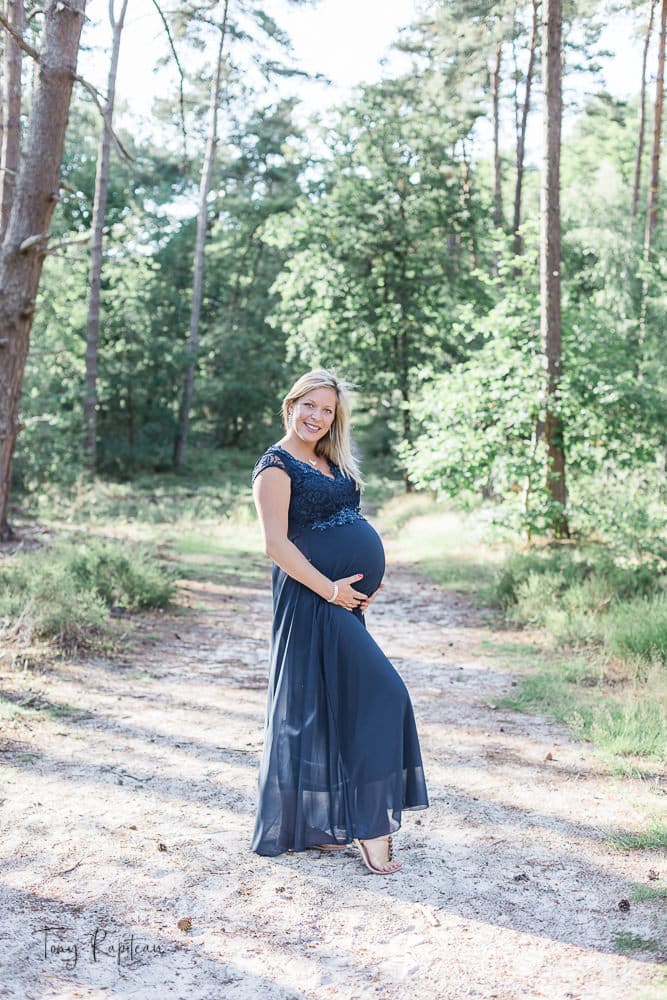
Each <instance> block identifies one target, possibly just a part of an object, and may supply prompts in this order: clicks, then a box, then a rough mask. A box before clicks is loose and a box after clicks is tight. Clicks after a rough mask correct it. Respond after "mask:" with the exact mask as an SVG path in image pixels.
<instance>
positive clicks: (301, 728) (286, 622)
mask: <svg viewBox="0 0 667 1000" xmlns="http://www.w3.org/2000/svg"><path fill="white" fill-rule="evenodd" d="M283 421H284V424H285V435H284V436H283V437H282V438H281V440H280V441H279V442H278V443H277V444H274V445H272V446H271V447H270V448H268V449H267V451H266V452H265V453H264V454H263V455H262V456H261V458H260V459H259V461H258V462H257V464H256V465H255V468H254V471H253V490H254V499H255V505H256V507H257V511H258V513H259V518H260V521H261V525H262V531H263V534H264V544H265V550H266V553H267V555H268V556H270V558H271V559H272V560H273V562H274V566H273V629H272V635H271V648H270V676H269V692H268V704H267V711H266V728H265V737H264V752H263V756H262V761H261V765H260V774H259V806H258V810H257V820H256V824H255V833H254V837H253V841H252V848H253V850H254V851H256V852H257V853H258V854H264V855H277V854H282V853H283V852H284V851H303V850H306V849H307V848H309V847H320V848H323V849H326V848H330V849H335V848H336V847H343V846H344V845H346V844H350V843H355V844H356V846H357V847H358V848H359V851H360V853H361V856H362V858H363V860H364V862H365V863H366V865H367V866H368V868H369V869H370V870H371V871H372V872H375V873H378V874H392V873H393V872H395V871H397V870H398V869H399V868H400V867H401V865H400V862H398V861H396V860H395V859H394V857H393V847H392V839H391V834H392V833H393V832H394V831H396V830H397V829H398V828H399V826H400V824H401V811H402V810H403V809H425V808H426V807H427V806H428V796H427V793H426V784H425V782H424V774H423V768H422V760H421V754H420V750H419V740H418V738H417V731H416V728H415V721H414V715H413V711H412V705H411V703H410V697H409V695H408V692H407V690H406V687H405V684H404V683H403V681H402V680H401V678H400V677H399V675H398V673H397V672H396V670H395V669H394V667H393V666H392V664H391V663H390V662H389V660H388V659H387V657H386V656H385V655H384V653H383V652H382V650H381V649H380V647H379V646H378V645H377V643H376V642H375V641H374V639H373V638H372V637H371V635H370V634H369V632H368V631H367V630H366V626H365V623H364V616H363V613H364V611H365V610H366V609H367V608H368V605H369V604H370V602H371V601H372V600H373V598H374V596H375V595H376V594H377V591H378V588H379V587H380V584H381V581H382V577H383V574H384V565H385V562H384V549H383V547H382V542H381V541H380V537H379V535H378V534H377V532H376V531H375V530H374V529H373V528H372V527H371V525H370V524H369V523H368V521H366V520H365V518H364V517H363V516H362V515H361V513H360V511H359V500H360V491H361V487H362V485H363V483H362V480H361V476H360V473H359V469H358V467H357V464H356V461H355V459H354V457H353V455H352V451H351V446H350V405H349V398H348V391H347V387H346V384H345V383H344V382H343V380H341V379H339V378H338V377H337V376H336V375H334V374H333V373H332V372H329V371H326V370H324V369H320V370H316V371H311V372H308V373H307V374H306V375H303V376H302V377H301V378H300V379H299V380H298V381H297V382H296V383H295V385H294V386H292V388H291V389H290V391H289V392H288V393H287V396H286V397H285V399H284V400H283Z"/></svg>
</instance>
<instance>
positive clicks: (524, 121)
mask: <svg viewBox="0 0 667 1000" xmlns="http://www.w3.org/2000/svg"><path fill="white" fill-rule="evenodd" d="M539 11H540V0H532V15H531V29H530V41H529V43H528V44H529V48H528V69H527V70H526V82H525V90H524V96H523V104H522V105H521V114H520V115H519V113H518V100H517V102H516V105H515V107H516V111H517V114H516V181H515V185H514V216H513V220H512V233H513V234H514V239H513V249H514V253H515V254H517V256H518V255H519V254H520V253H521V251H522V249H523V240H522V239H521V201H522V196H523V175H524V161H525V156H526V132H527V130H528V115H529V113H530V99H531V91H532V86H533V77H534V75H535V64H536V54H537V46H538V42H539V34H540V33H539ZM517 89H518V80H517Z"/></svg>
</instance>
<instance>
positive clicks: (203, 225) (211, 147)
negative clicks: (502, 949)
mask: <svg viewBox="0 0 667 1000" xmlns="http://www.w3.org/2000/svg"><path fill="white" fill-rule="evenodd" d="M228 10H229V0H225V5H224V11H223V16H222V24H221V25H220V42H219V45H218V56H217V60H216V67H215V73H214V74H213V79H212V80H211V90H210V99H209V109H208V138H207V141H206V152H205V154H204V163H203V165H202V172H201V181H200V184H199V212H198V215H197V237H196V241H195V254H194V266H193V282H192V306H191V309H190V335H189V337H188V355H189V358H190V360H189V363H188V367H187V370H186V373H185V379H184V382H183V394H182V397H181V406H180V410H179V416H178V429H177V432H176V440H175V442H174V456H173V462H174V468H175V469H180V468H181V466H182V464H183V456H184V454H185V447H186V444H187V440H188V433H189V430H190V408H191V406H192V395H193V391H194V381H195V367H196V364H197V351H198V350H199V320H200V317H201V305H202V298H203V291H204V261H205V251H206V230H207V227H208V196H209V192H210V190H211V185H212V182H213V173H214V170H215V156H216V152H217V147H218V105H219V103H220V81H221V79H222V54H223V49H224V44H225V35H226V33H227V13H228Z"/></svg>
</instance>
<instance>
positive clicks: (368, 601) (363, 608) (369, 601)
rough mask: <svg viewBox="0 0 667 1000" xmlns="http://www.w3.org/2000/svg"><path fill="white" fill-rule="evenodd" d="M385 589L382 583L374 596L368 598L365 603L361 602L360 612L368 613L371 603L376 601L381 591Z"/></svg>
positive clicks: (359, 605)
mask: <svg viewBox="0 0 667 1000" xmlns="http://www.w3.org/2000/svg"><path fill="white" fill-rule="evenodd" d="M383 587H384V584H383V583H381V584H380V586H379V587H378V589H377V590H376V591H375V593H374V594H371V596H370V597H367V598H366V600H365V601H360V602H359V604H358V608H359V610H360V611H361V613H362V614H365V613H366V611H367V610H368V605H369V604H370V603H371V601H374V600H375V598H376V597H377V595H378V594H379V593H380V591H381V590H382V588H383Z"/></svg>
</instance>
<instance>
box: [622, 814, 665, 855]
mask: <svg viewBox="0 0 667 1000" xmlns="http://www.w3.org/2000/svg"><path fill="white" fill-rule="evenodd" d="M609 843H610V844H611V845H612V846H613V847H616V848H617V849H618V850H619V851H638V850H640V851H650V850H653V849H655V848H661V847H667V823H664V822H662V821H661V820H659V819H658V820H654V822H653V823H651V824H650V826H648V827H647V828H646V829H645V830H642V831H641V832H639V833H620V834H615V835H614V836H613V837H610V838H609Z"/></svg>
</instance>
